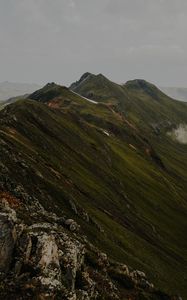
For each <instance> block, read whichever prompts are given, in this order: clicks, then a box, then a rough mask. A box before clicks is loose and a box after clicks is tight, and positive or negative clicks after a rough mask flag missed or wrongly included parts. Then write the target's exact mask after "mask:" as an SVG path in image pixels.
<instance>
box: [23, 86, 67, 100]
mask: <svg viewBox="0 0 187 300" xmlns="http://www.w3.org/2000/svg"><path fill="white" fill-rule="evenodd" d="M64 89H67V88H66V87H64V86H61V85H58V84H56V83H55V82H49V83H47V84H46V85H45V86H44V87H43V88H41V89H39V90H37V91H35V92H34V93H32V94H31V95H29V96H28V98H29V99H32V100H37V101H41V102H45V101H48V100H51V99H53V98H55V97H58V96H59V95H60V94H61V93H62V91H63V90H64Z"/></svg>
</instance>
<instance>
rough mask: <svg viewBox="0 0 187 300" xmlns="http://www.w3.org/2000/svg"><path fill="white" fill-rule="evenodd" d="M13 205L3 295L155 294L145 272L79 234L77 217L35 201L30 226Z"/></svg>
mask: <svg viewBox="0 0 187 300" xmlns="http://www.w3.org/2000/svg"><path fill="white" fill-rule="evenodd" d="M14 202H15V201H14ZM13 205H14V209H13V208H10V205H9V203H8V202H7V201H4V200H2V199H1V202H0V271H1V274H2V275H4V279H3V277H2V281H1V286H0V298H5V299H15V300H27V299H28V300H30V299H37V300H51V299H54V300H55V299H57V300H58V299H64V300H92V299H93V300H94V299H109V300H113V299H116V300H120V299H133V300H136V299H140V298H138V297H139V295H140V294H141V293H142V290H143V291H144V292H145V293H147V295H151V294H153V293H154V291H155V289H154V286H153V285H152V284H151V283H149V281H148V280H147V277H146V274H145V273H143V272H141V271H138V270H132V269H131V268H129V267H128V266H126V265H124V264H118V263H114V262H110V260H109V258H108V256H107V255H106V254H105V253H103V252H101V251H99V249H97V248H96V247H94V246H93V245H92V244H90V243H89V242H88V240H87V239H86V237H85V236H84V237H82V236H81V235H80V234H79V231H78V230H79V229H80V228H79V227H80V226H79V225H78V224H77V223H76V222H75V221H74V220H73V219H66V217H65V216H64V217H60V218H58V217H57V216H56V215H55V214H54V213H53V214H52V213H49V212H47V211H45V209H44V208H43V207H42V206H41V204H39V203H37V201H36V200H35V201H34V202H33V203H32V206H31V207H28V206H27V209H26V210H24V212H25V213H26V212H27V213H28V214H29V215H28V216H29V218H30V221H31V220H32V218H33V224H31V225H28V224H26V223H25V222H24V221H23V219H20V218H18V217H17V215H19V214H16V209H17V208H18V206H17V205H16V206H15V203H13ZM22 213H23V210H22ZM27 213H26V216H27ZM24 217H25V216H24ZM36 219H38V220H40V221H39V222H38V223H37V222H36ZM42 219H45V221H42ZM119 287H120V288H119ZM131 296H132V298H130V297H131ZM125 297H126V298H125ZM128 297H129V298H128ZM147 299H152V298H147ZM153 299H157V298H156V296H155V298H153ZM158 299H160V298H158ZM168 299H169V300H173V299H175V298H170V297H169V298H168Z"/></svg>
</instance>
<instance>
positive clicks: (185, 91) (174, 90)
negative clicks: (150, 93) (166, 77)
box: [160, 87, 187, 101]
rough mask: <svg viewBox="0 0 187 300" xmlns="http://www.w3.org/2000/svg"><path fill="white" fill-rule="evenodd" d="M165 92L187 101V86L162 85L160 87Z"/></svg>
mask: <svg viewBox="0 0 187 300" xmlns="http://www.w3.org/2000/svg"><path fill="white" fill-rule="evenodd" d="M160 89H161V90H162V91H163V92H164V93H166V94H167V95H168V96H170V97H172V98H174V99H177V100H181V101H187V88H182V87H161V88H160Z"/></svg>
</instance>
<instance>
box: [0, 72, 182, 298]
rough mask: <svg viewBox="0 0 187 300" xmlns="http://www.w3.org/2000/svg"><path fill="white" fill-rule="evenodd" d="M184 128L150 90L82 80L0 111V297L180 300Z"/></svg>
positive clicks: (165, 100)
mask: <svg viewBox="0 0 187 300" xmlns="http://www.w3.org/2000/svg"><path fill="white" fill-rule="evenodd" d="M16 100H17V99H16ZM186 124H187V103H184V102H180V101H176V100H173V99H171V98H170V97H168V96H166V95H165V94H164V93H163V92H161V91H160V90H159V89H158V88H157V87H156V86H154V85H152V84H150V83H149V82H146V81H144V80H141V79H137V80H132V81H128V82H127V83H126V84H123V85H119V84H116V83H114V82H111V81H110V80H108V79H107V78H106V77H105V76H103V75H102V74H99V75H94V74H91V73H88V72H87V73H85V74H84V75H83V76H82V77H81V78H80V80H77V81H76V82H75V83H73V84H72V85H71V86H70V87H69V88H67V87H64V86H60V85H57V84H55V83H49V84H47V85H46V86H44V87H43V88H42V89H39V90H37V91H35V92H34V93H33V94H31V95H29V96H28V97H26V98H24V99H18V100H17V101H15V102H14V103H11V104H9V105H6V106H3V109H2V110H1V111H0V299H7V300H9V299H14V300H27V299H28V300H29V299H38V300H43V299H49V300H50V299H54V300H56V299H57V300H58V299H59V300H60V299H64V300H92V299H99V300H104V299H111V300H112V299H116V300H117V299H118V300H123V299H124V300H182V299H183V300H185V299H186V297H187V289H186V279H187V257H186V250H187V240H186V232H187V222H186V220H187V202H186V200H187V172H186V170H187V155H186V153H187V144H186V143H185V142H184V141H185V140H184V139H183V142H180V141H181V140H180V139H178V138H176V135H175V134H172V133H173V132H176V130H178V128H186Z"/></svg>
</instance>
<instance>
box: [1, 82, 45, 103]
mask: <svg viewBox="0 0 187 300" xmlns="http://www.w3.org/2000/svg"><path fill="white" fill-rule="evenodd" d="M39 88H40V86H39V85H37V84H32V83H31V84H30V83H16V82H9V81H5V82H0V101H4V100H7V99H9V98H12V97H17V96H20V95H24V94H30V93H32V92H34V91H35V90H37V89H39Z"/></svg>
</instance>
